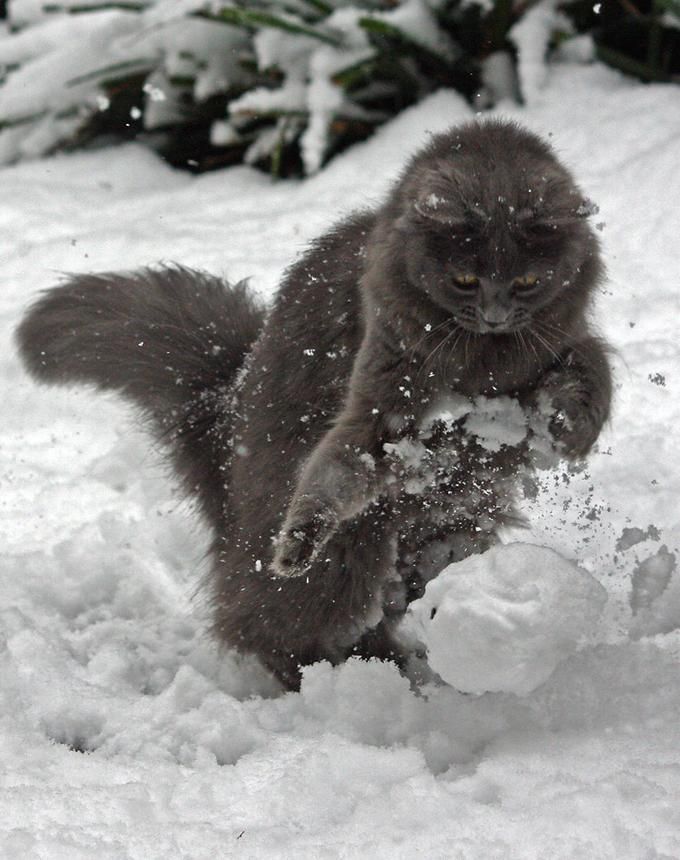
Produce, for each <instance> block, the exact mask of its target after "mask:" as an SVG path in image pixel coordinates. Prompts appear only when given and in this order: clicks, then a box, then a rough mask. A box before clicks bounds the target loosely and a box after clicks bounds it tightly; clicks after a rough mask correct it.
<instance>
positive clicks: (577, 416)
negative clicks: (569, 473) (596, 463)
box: [548, 397, 600, 458]
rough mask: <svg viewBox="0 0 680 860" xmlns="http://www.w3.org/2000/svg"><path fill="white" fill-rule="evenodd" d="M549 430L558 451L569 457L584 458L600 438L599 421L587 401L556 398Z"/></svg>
mask: <svg viewBox="0 0 680 860" xmlns="http://www.w3.org/2000/svg"><path fill="white" fill-rule="evenodd" d="M553 409H554V411H553V414H552V416H551V418H550V423H549V425H548V429H549V430H550V433H551V435H552V437H553V439H554V440H555V442H556V445H557V448H558V450H560V451H562V452H563V453H564V454H565V455H566V456H567V457H570V458H577V457H584V456H585V455H586V454H587V453H588V451H589V450H590V449H591V447H592V445H593V443H594V442H595V440H596V439H597V437H598V434H599V430H600V422H598V421H597V419H596V416H594V415H593V414H592V412H591V410H590V409H589V408H588V403H587V401H584V400H581V399H578V398H573V399H570V398H566V397H556V398H554V399H553Z"/></svg>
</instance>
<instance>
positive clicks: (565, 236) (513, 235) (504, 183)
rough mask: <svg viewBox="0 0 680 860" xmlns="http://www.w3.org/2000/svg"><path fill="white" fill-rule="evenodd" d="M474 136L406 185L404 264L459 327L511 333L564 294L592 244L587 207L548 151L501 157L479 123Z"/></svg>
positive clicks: (421, 167) (427, 163)
mask: <svg viewBox="0 0 680 860" xmlns="http://www.w3.org/2000/svg"><path fill="white" fill-rule="evenodd" d="M491 131H493V127H491ZM471 134H477V135H478V139H477V140H476V141H475V143H476V145H475V146H472V145H469V146H467V147H465V146H462V147H461V149H460V150H455V154H454V156H453V157H448V158H442V157H441V156H440V155H438V154H437V155H436V156H434V157H431V158H429V159H428V158H425V159H423V163H422V164H417V165H416V166H415V169H414V170H413V172H412V174H411V175H410V176H409V177H408V179H407V180H406V181H405V182H404V185H403V193H402V196H401V199H400V202H399V205H400V206H401V208H402V213H403V214H402V216H401V218H400V219H399V220H398V227H399V231H398V232H399V242H400V253H401V259H402V260H403V262H404V266H405V269H406V274H407V277H408V280H409V282H410V283H411V284H412V285H413V286H415V287H417V288H418V289H419V290H421V291H422V292H424V293H426V294H427V296H429V298H431V299H433V300H434V301H435V302H436V303H437V305H439V306H440V307H441V308H442V309H444V310H445V311H447V312H448V313H449V314H450V316H451V317H452V319H453V320H454V321H455V323H457V324H458V325H459V326H460V327H461V328H462V329H464V330H467V331H471V332H475V333H478V334H493V333H496V334H499V333H509V332H515V331H519V330H521V329H523V328H525V327H527V326H531V325H532V323H533V322H534V321H536V320H537V319H538V318H540V316H541V313H542V311H543V310H544V309H546V308H548V307H550V306H552V305H554V303H555V302H556V301H557V300H558V299H559V298H560V297H561V296H562V295H565V294H567V293H568V292H569V290H570V288H571V287H572V284H573V283H574V281H575V279H576V278H577V277H578V273H579V271H580V267H581V264H582V263H583V261H584V259H585V258H586V256H587V255H588V253H590V248H591V246H592V243H593V242H594V239H593V238H592V233H591V232H590V228H589V227H588V225H587V224H586V223H585V219H584V215H587V214H588V211H589V210H588V207H587V205H586V202H585V201H584V199H583V197H582V195H581V194H580V192H579V191H578V189H577V188H576V186H575V185H574V183H573V180H572V179H571V177H570V176H569V174H568V173H567V171H566V170H564V169H563V168H562V167H561V166H560V165H559V163H558V162H557V161H556V160H555V159H554V157H552V155H551V154H550V153H549V152H548V151H547V150H539V151H530V149H529V148H528V144H527V147H524V148H522V149H520V150H518V151H515V152H508V151H507V148H505V149H504V148H502V147H500V146H499V145H498V142H497V141H494V139H493V136H492V135H490V134H489V131H488V130H485V129H484V127H483V126H482V130H481V134H480V132H479V131H478V130H473V132H471ZM485 135H486V136H485ZM462 139H463V141H465V137H464V136H463V137H462ZM527 140H528V143H531V142H532V140H533V138H531V137H529V136H528V137H527Z"/></svg>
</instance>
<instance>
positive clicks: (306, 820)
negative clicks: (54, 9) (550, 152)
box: [0, 65, 680, 860]
mask: <svg viewBox="0 0 680 860" xmlns="http://www.w3.org/2000/svg"><path fill="white" fill-rule="evenodd" d="M502 113H505V114H506V115H512V116H515V117H516V118H518V119H521V120H522V121H523V122H525V123H526V124H527V125H528V126H529V127H530V128H532V129H535V130H537V131H540V132H541V133H544V134H547V135H550V136H551V140H552V142H553V144H554V145H555V147H556V148H557V150H558V151H559V153H560V154H561V155H562V157H563V158H564V159H565V160H566V162H567V163H568V164H569V165H570V166H571V167H572V168H573V170H574V172H575V173H576V175H577V177H578V179H579V181H580V183H581V185H582V186H583V187H584V189H585V190H586V191H587V193H588V194H589V195H590V196H591V197H592V198H594V199H595V200H596V201H597V203H598V204H599V206H600V213H599V215H596V216H595V220H596V222H597V223H598V224H599V225H600V229H601V236H602V241H603V244H604V250H605V255H606V258H607V261H608V266H609V280H608V283H607V285H606V288H605V289H604V290H603V291H602V294H601V295H600V297H599V302H598V309H597V312H598V317H599V320H600V323H601V328H602V330H603V332H604V333H605V334H606V336H607V337H608V338H609V339H610V341H611V342H612V344H613V345H614V347H615V356H614V364H615V368H616V383H617V385H616V387H617V392H616V406H615V411H614V415H613V419H612V422H611V426H610V427H609V428H608V429H607V431H606V432H605V434H604V435H603V436H602V438H601V440H600V444H599V449H598V451H597V452H596V453H595V454H594V455H593V456H592V457H591V458H590V461H589V463H588V466H587V469H586V470H585V471H583V472H581V473H578V474H575V475H572V476H571V477H570V479H569V480H568V481H567V480H565V479H564V476H563V475H562V473H561V472H558V473H555V474H544V475H543V477H542V488H541V491H540V492H539V494H538V497H537V498H536V499H535V500H533V501H532V502H531V503H527V506H526V509H527V513H528V515H529V517H530V519H531V522H532V531H531V533H530V534H529V535H528V536H525V537H524V538H523V539H524V540H527V539H528V540H530V541H531V542H533V543H536V544H540V545H543V546H546V547H549V548H551V549H554V550H556V551H558V552H559V553H560V554H561V555H562V556H565V557H567V558H571V559H575V560H576V561H578V563H579V565H580V566H581V567H582V568H584V569H585V570H586V571H588V572H589V573H590V574H592V575H593V576H594V577H595V578H596V579H597V580H598V581H599V583H600V584H601V585H602V586H604V589H605V590H606V592H607V595H608V601H607V605H606V607H605V609H604V614H603V615H602V618H601V620H600V621H599V624H598V626H597V628H596V631H595V634H594V635H591V637H590V640H589V641H588V643H587V644H586V645H584V646H583V647H581V649H580V650H579V651H578V652H577V653H571V651H572V650H573V649H569V650H568V652H565V654H564V659H562V660H561V661H560V662H559V665H558V666H557V668H556V670H555V672H554V673H553V674H552V675H551V676H550V677H549V678H548V680H547V681H545V682H544V683H542V684H540V685H539V686H538V687H537V688H536V689H535V690H534V691H533V692H530V693H527V694H525V695H517V694H514V693H511V692H494V693H486V694H483V695H466V694H463V693H461V692H457V691H456V690H455V689H453V688H451V687H448V686H427V687H425V688H424V689H422V690H420V691H419V692H418V693H416V692H413V691H412V690H411V689H410V688H409V684H408V682H407V681H406V680H405V679H404V678H402V677H401V676H400V675H399V673H398V672H397V671H396V669H394V667H392V666H391V665H388V664H380V663H376V662H373V663H364V662H359V661H351V662H350V663H348V664H346V665H344V666H342V667H339V668H331V667H330V666H328V665H325V664H321V665H317V666H314V667H312V668H311V669H309V670H308V671H307V672H306V673H305V678H304V683H303V687H302V691H301V693H299V694H297V693H296V694H286V695H282V694H281V693H280V691H279V690H278V689H277V687H276V685H275V684H274V682H272V681H271V680H270V679H269V678H268V676H267V675H266V673H265V672H264V671H263V670H262V669H261V668H259V667H258V666H257V665H256V663H255V662H254V661H253V660H252V659H245V658H241V657H238V656H235V655H233V654H226V655H224V656H222V657H220V656H219V655H218V654H217V653H216V651H215V649H214V646H213V644H212V643H211V642H210V641H209V640H208V639H207V638H206V637H205V635H204V627H205V623H206V617H205V614H204V610H203V608H202V606H201V603H200V598H199V599H198V600H194V601H192V595H193V594H194V592H195V589H196V586H197V583H198V580H199V576H200V572H201V570H202V565H203V561H202V556H203V553H204V552H205V549H206V546H207V540H208V535H207V533H206V531H205V530H204V529H203V528H202V526H201V525H200V523H198V522H196V520H195V519H194V518H193V517H192V514H191V511H190V509H189V507H188V506H187V505H186V504H185V503H182V502H180V501H178V498H177V494H176V492H175V489H174V488H173V485H172V483H171V482H170V481H169V480H168V478H167V476H166V475H165V472H164V469H163V466H162V465H161V464H160V461H159V459H158V457H157V455H156V453H155V452H153V451H151V450H150V448H149V446H148V441H147V439H146V438H145V437H144V435H143V434H142V433H141V432H140V431H139V430H137V429H136V428H135V424H134V421H133V419H132V416H131V415H130V414H129V412H128V411H127V409H126V408H125V407H124V406H123V405H122V404H121V403H120V402H119V401H117V400H116V399H114V398H103V397H101V396H98V395H94V394H92V393H90V392H87V391H83V390H74V391H66V390H59V389H53V390H50V389H42V388H38V387H37V386H35V385H33V383H32V382H31V381H30V380H29V379H28V378H27V377H26V376H25V375H24V373H23V371H22V369H21V367H20V365H19V362H18V360H17V357H16V353H15V351H14V347H13V345H12V342H11V334H12V329H13V327H14V326H15V325H16V323H17V321H18V319H19V316H20V313H21V311H22V309H23V308H24V307H25V306H26V304H27V303H28V302H29V300H30V298H31V297H32V296H33V295H34V294H35V292H36V291H37V290H39V289H42V288H45V287H48V286H50V285H52V284H53V283H55V281H56V280H57V278H58V274H59V273H61V272H64V271H86V270H101V269H120V268H131V267H134V266H137V265H141V264H145V263H148V262H152V261H156V260H161V259H162V260H177V261H179V262H181V263H184V264H187V265H193V266H198V267H202V268H205V269H208V270H210V271H213V272H217V273H221V274H224V275H227V276H228V277H230V278H233V279H238V278H241V277H245V276H250V277H251V278H252V285H253V287H254V288H255V289H257V290H258V291H259V292H260V293H262V294H264V295H267V296H269V295H271V294H272V292H273V291H274V289H275V287H276V284H277V281H278V279H279V277H280V274H281V271H282V269H283V268H284V267H285V265H286V264H288V263H289V262H290V261H291V260H292V259H294V257H295V256H296V254H298V253H299V252H300V251H301V249H303V248H304V246H305V243H306V242H307V241H308V240H309V239H310V238H311V237H313V236H314V235H316V234H318V233H319V231H320V230H322V229H323V228H324V227H326V226H327V225H328V224H329V223H330V222H331V221H333V220H334V219H335V218H336V217H337V216H338V213H339V212H346V211H348V210H349V209H351V208H353V207H356V206H359V205H365V204H367V203H368V204H370V203H372V202H374V201H378V200H380V198H381V195H382V194H383V193H384V190H385V188H386V187H387V184H388V182H389V180H390V178H391V177H393V176H394V175H395V173H396V172H397V171H398V169H399V167H400V166H401V164H402V163H403V161H404V160H405V158H406V156H407V155H408V154H409V153H410V152H412V151H413V150H414V149H415V148H416V147H417V146H418V145H419V144H420V142H421V141H423V140H424V139H425V137H426V135H427V132H428V131H435V130H439V129H442V128H444V127H446V126H448V125H450V124H452V123H454V122H456V121H458V120H461V119H464V118H467V117H469V116H470V109H469V108H468V107H467V106H466V105H465V104H464V103H463V102H462V100H461V99H460V98H459V97H458V96H457V95H456V94H454V93H451V92H441V93H439V94H436V95H435V96H433V97H431V98H430V99H428V100H427V101H426V102H425V103H424V104H422V105H420V106H418V107H416V108H413V109H411V110H409V111H408V112H406V113H405V114H403V115H402V116H400V117H398V118H397V119H396V120H395V121H394V122H392V123H391V124H390V125H388V126H386V127H384V128H383V129H381V130H380V131H379V133H378V134H377V135H376V136H375V137H374V138H373V139H372V140H370V141H368V142H367V143H365V144H363V145H361V146H358V147H356V148H355V149H353V150H352V151H350V152H348V153H346V154H345V155H343V156H342V157H340V158H338V159H337V160H336V161H334V162H333V163H332V164H331V165H330V166H329V167H328V168H327V169H326V170H324V171H323V172H322V173H320V174H319V175H317V176H315V177H314V178H312V179H309V180H306V181H304V182H285V183H279V184H272V183H271V182H270V180H269V179H268V178H267V177H266V176H263V175H261V174H258V173H255V172H253V171H252V170H250V169H247V168H234V169H230V170H225V171H221V172H218V173H213V174H210V175H206V176H201V177H190V176H187V175H185V174H181V173H177V172H173V171H172V170H170V169H169V168H167V167H166V166H164V165H163V164H162V163H161V162H160V161H158V160H157V159H156V158H155V157H154V156H152V155H151V154H149V153H148V152H146V151H145V150H143V149H141V148H139V147H136V146H126V147H123V148H120V149H107V150H103V151H100V152H94V153H89V154H78V155H73V156H68V157H59V158H54V159H49V160H44V161H40V162H35V163H27V164H23V165H19V166H17V167H13V168H7V169H4V170H3V171H2V172H0V225H1V227H2V234H1V237H0V260H1V261H2V265H1V267H0V278H1V280H2V286H1V289H0V338H2V347H1V349H0V374H1V375H2V404H3V408H2V424H1V425H0V456H1V457H2V466H1V467H0V482H1V492H0V762H1V764H0V856H1V857H3V858H4V857H7V858H49V860H55V858H64V859H65V860H80V858H82V860H91V858H93V857H96V858H116V860H118V858H135V860H136V858H139V860H153V858H169V857H173V858H214V857H244V858H261V857H265V858H292V857H295V858H354V857H362V858H363V857H369V858H390V860H392V858H407V860H410V858H413V857H427V858H475V860H493V858H522V860H523V858H541V860H545V858H550V860H557V858H565V860H566V858H570V860H572V858H612V860H613V858H616V860H626V858H640V860H642V858H645V860H651V858H678V857H680V722H679V721H678V714H679V713H680V671H679V669H680V633H679V632H678V631H679V629H680V571H679V570H678V567H677V564H676V559H677V554H678V545H679V543H680V535H679V527H680V511H679V506H678V498H679V497H680V468H679V466H678V459H677V451H678V448H679V446H680V431H679V430H678V427H679V426H680V401H679V400H678V391H679V390H680V346H679V345H678V344H679V339H678V333H677V327H678V320H679V319H680V298H679V296H680V264H679V263H678V259H679V257H678V237H679V236H680V170H678V158H679V155H680V110H679V108H678V90H677V88H673V87H664V86H658V85H657V86H643V85H640V84H636V83H634V82H631V81H629V80H626V79H623V78H621V77H619V76H617V75H615V74H614V73H613V72H611V71H608V70H606V69H604V68H602V67H599V66H571V65H564V66H555V67H554V68H553V70H552V71H551V74H550V77H549V79H548V81H547V84H546V88H545V90H544V91H543V92H542V93H539V94H537V95H536V96H535V97H534V98H533V99H532V101H531V102H530V104H529V106H528V107H525V108H517V107H513V106H511V105H507V106H505V107H504V109H503V110H502ZM546 575H549V571H548V572H547V574H546ZM565 582H568V578H567V579H566V580H565V579H564V577H563V579H562V580H561V585H560V588H561V589H563V590H564V589H565V587H566V591H567V596H569V595H568V591H569V587H568V585H567V586H565ZM578 587H579V588H580V586H578ZM595 587H596V586H595ZM584 593H593V594H594V593H595V592H594V591H593V589H592V587H591V588H590V591H588V589H586V592H584ZM600 595H601V591H598V592H597V595H596V598H597V599H599V596H600ZM574 599H576V598H574ZM498 605H499V606H501V605H502V602H501V603H499V604H498ZM546 611H550V612H553V613H555V618H557V617H558V616H559V608H556V607H555V606H549V607H547V609H546ZM569 611H570V612H573V611H574V608H573V605H571V604H570V610H569ZM495 620H496V623H497V622H498V618H496V619H495ZM501 620H502V619H501ZM506 620H507V624H501V627H503V629H504V630H505V631H506V634H507V629H508V626H507V625H508V624H512V623H513V622H512V618H511V617H510V618H509V620H508V619H506ZM475 623H477V624H478V625H479V628H478V629H479V630H480V633H484V625H485V622H484V618H483V613H482V617H481V619H480V618H477V621H476V622H475ZM544 626H545V625H544ZM517 629H518V636H521V635H522V632H521V631H522V629H523V628H522V626H521V625H519V626H518V628H517ZM509 638H510V639H511V638H512V637H509ZM507 639H508V637H507V635H506V637H505V640H506V641H507ZM558 658H559V655H558ZM485 659H486V660H487V670H488V671H493V670H494V669H495V671H496V673H497V674H498V673H500V678H501V683H500V689H505V690H508V689H512V685H511V684H504V683H503V680H504V675H503V673H504V672H507V673H509V672H510V671H511V670H512V666H508V667H507V668H504V666H505V665H506V664H504V663H503V662H502V661H499V666H498V667H493V666H490V667H489V666H488V660H489V654H488V653H486V656H485ZM528 659H531V654H529V658H528ZM534 659H541V657H540V655H538V654H537V653H535V652H534ZM506 662H507V661H506ZM539 674H540V673H539Z"/></svg>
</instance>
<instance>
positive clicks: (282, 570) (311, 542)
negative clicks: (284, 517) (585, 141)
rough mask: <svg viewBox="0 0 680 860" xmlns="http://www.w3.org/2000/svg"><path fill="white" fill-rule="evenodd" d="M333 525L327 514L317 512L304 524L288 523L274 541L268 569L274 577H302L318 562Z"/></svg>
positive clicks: (333, 518) (334, 522) (330, 516)
mask: <svg viewBox="0 0 680 860" xmlns="http://www.w3.org/2000/svg"><path fill="white" fill-rule="evenodd" d="M335 526H336V521H335V517H333V516H332V515H331V514H330V513H329V512H328V511H317V512H316V513H315V514H313V515H312V516H311V517H309V518H308V519H307V520H306V521H304V522H300V521H297V522H294V523H290V522H289V523H287V524H286V525H284V527H283V529H282V530H281V533H280V534H279V536H278V537H277V539H276V544H275V551H274V558H273V560H272V566H271V570H272V573H273V574H274V575H275V576H279V577H286V578H292V577H296V576H304V575H305V574H306V573H308V572H309V570H310V568H311V566H312V565H313V564H314V562H315V561H316V560H317V558H318V556H319V553H320V552H321V550H322V549H323V547H324V546H325V544H326V542H327V541H328V538H329V537H330V536H331V534H332V532H333V531H334V529H335Z"/></svg>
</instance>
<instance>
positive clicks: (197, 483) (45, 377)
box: [17, 266, 264, 525]
mask: <svg viewBox="0 0 680 860" xmlns="http://www.w3.org/2000/svg"><path fill="white" fill-rule="evenodd" d="M263 321H264V311H263V310H262V308H260V307H258V306H257V304H256V303H255V302H254V301H253V299H252V297H251V296H250V295H249V294H248V291H247V290H246V287H245V284H243V283H239V284H236V285H235V286H229V285H227V284H225V283H223V282H222V281H220V280H219V279H217V278H214V277H211V276H210V275H206V274H203V273H200V272H195V271H192V270H190V269H185V268H181V267H179V266H172V267H159V268H153V269H144V270H142V271H140V272H135V273H130V274H98V275H77V276H75V277H73V278H71V279H70V280H68V281H67V282H66V283H64V284H63V285H62V286H59V287H55V288H53V289H51V290H48V291H47V293H46V294H45V295H44V296H42V298H40V299H39V300H38V301H37V302H36V303H35V304H34V305H33V307H31V308H30V309H29V311H28V313H27V314H26V317H25V318H24V320H23V321H22V323H21V325H20V326H19V328H18V330H17V339H18V343H19V348H20V352H21V356H22V358H23V360H24V362H25V364H26V367H27V368H28V370H29V371H30V372H31V374H32V375H33V376H35V377H36V378H37V379H39V380H41V381H44V382H48V383H53V384H69V383H76V382H81V383H88V384H94V385H96V386H97V387H98V388H99V389H102V390H111V391H117V392H119V393H121V394H122V395H124V396H125V397H127V398H128V399H129V400H131V401H132V402H133V403H134V404H135V405H136V406H137V407H139V408H140V409H141V411H142V414H143V416H144V417H145V419H146V420H147V421H148V423H149V424H150V426H151V429H152V431H153V432H154V435H155V436H156V437H157V438H158V439H159V440H160V441H161V442H163V443H164V444H165V445H166V447H167V448H168V450H169V453H170V456H171V459H172V462H173V465H174V467H175V469H176V471H177V473H178V475H179V477H180V478H181V480H182V481H183V483H184V486H185V488H186V490H187V491H188V492H189V493H192V494H195V495H196V497H197V499H198V502H199V504H200V506H201V508H202V509H203V511H204V513H205V514H206V515H207V517H208V518H209V520H210V522H211V523H213V525H217V524H218V523H219V521H220V518H221V514H222V499H223V496H224V480H225V476H224V473H223V470H224V463H225V461H226V458H227V446H228V444H229V438H230V429H231V418H230V410H229V397H228V392H229V388H230V386H231V385H232V384H233V381H234V377H235V375H236V373H237V371H238V370H239V368H240V367H241V365H242V364H243V360H244V357H245V355H246V353H247V351H248V350H249V348H250V346H251V345H252V344H253V342H254V341H255V339H256V338H257V336H258V334H259V332H260V330H261V328H262V325H263Z"/></svg>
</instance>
